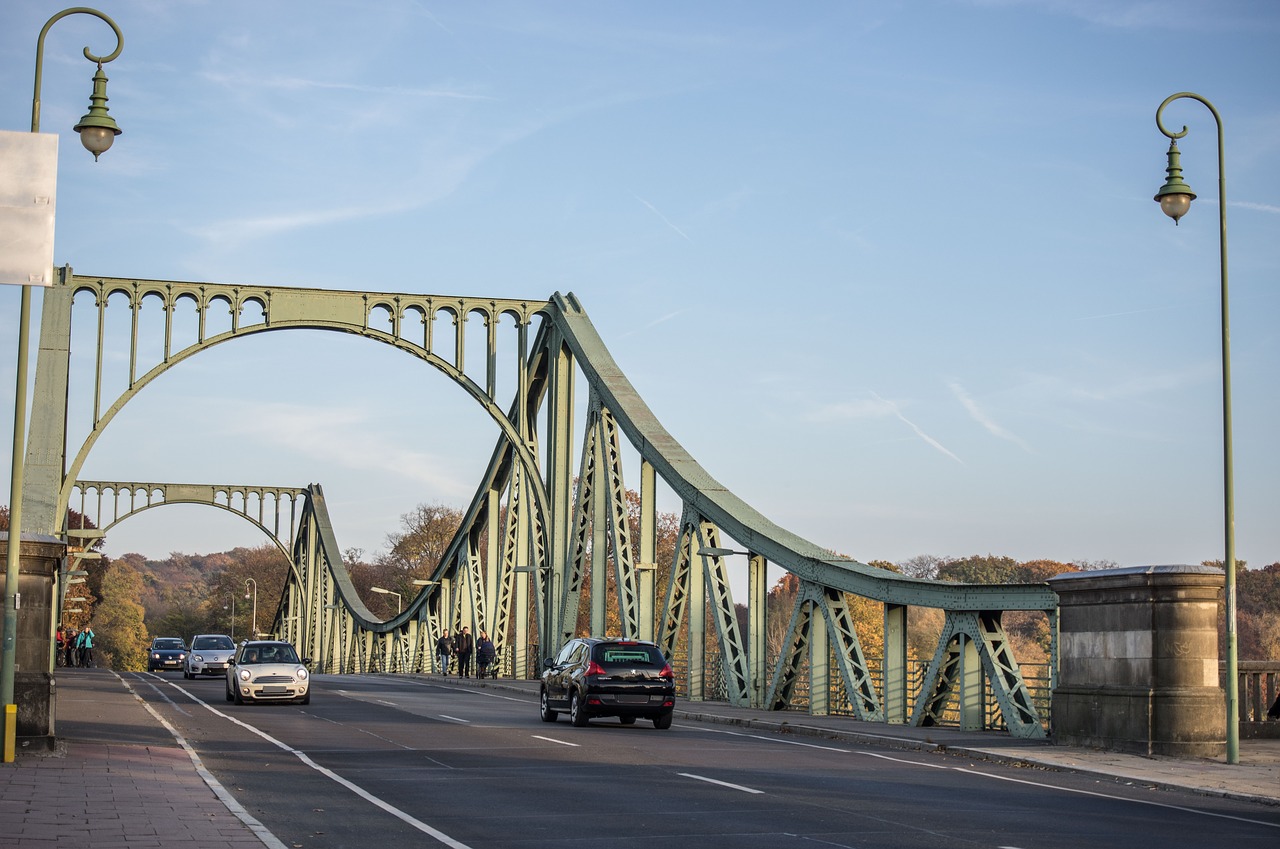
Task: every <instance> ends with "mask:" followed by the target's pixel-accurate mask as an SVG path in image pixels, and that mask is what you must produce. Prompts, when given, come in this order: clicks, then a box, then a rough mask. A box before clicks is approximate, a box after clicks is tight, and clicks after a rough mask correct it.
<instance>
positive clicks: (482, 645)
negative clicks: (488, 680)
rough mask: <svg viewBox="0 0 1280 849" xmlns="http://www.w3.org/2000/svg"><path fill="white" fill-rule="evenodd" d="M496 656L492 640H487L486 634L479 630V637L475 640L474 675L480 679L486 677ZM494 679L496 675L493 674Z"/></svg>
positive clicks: (496, 652) (487, 635) (496, 651)
mask: <svg viewBox="0 0 1280 849" xmlns="http://www.w3.org/2000/svg"><path fill="white" fill-rule="evenodd" d="M497 656H498V650H497V649H496V648H494V646H493V640H491V639H489V634H488V632H487V631H485V630H484V629H483V628H481V629H480V636H479V637H478V638H477V639H476V674H477V675H478V676H480V677H481V678H485V677H487V676H488V675H489V674H490V671H491V669H492V667H493V661H494V659H495V658H496V657H497ZM494 677H495V678H496V677H497V675H496V674H495V675H494Z"/></svg>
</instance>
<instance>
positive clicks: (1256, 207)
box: [1227, 200, 1280, 215]
mask: <svg viewBox="0 0 1280 849" xmlns="http://www.w3.org/2000/svg"><path fill="white" fill-rule="evenodd" d="M1227 206H1238V207H1240V208H1241V209H1252V210H1253V211H1255V212H1270V213H1271V214H1273V215H1280V206H1276V205H1275V204H1270V203H1254V202H1253V201H1250V200H1232V201H1227Z"/></svg>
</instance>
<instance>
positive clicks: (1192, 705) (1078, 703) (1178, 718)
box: [1049, 566, 1226, 757]
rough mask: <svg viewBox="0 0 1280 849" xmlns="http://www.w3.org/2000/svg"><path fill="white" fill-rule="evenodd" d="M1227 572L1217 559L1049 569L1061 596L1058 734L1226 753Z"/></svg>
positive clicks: (1068, 739)
mask: <svg viewBox="0 0 1280 849" xmlns="http://www.w3.org/2000/svg"><path fill="white" fill-rule="evenodd" d="M1223 584H1224V576H1223V572H1222V570H1221V569H1215V568H1212V567H1209V566H1139V567H1133V568H1125V569H1105V570H1100V571H1096V572H1070V573H1067V574H1063V575H1057V576H1055V577H1053V578H1050V579H1049V585H1050V586H1051V587H1052V588H1053V589H1054V591H1055V592H1056V593H1057V594H1058V602H1059V625H1060V643H1059V670H1058V672H1059V675H1058V685H1057V687H1055V688H1054V691H1053V740H1054V742H1055V743H1059V744H1063V745H1083V746H1095V747H1099V748H1103V749H1110V750H1113V751H1121V752H1134V753H1137V754H1143V755H1170V756H1176V757H1219V756H1222V755H1223V754H1225V752H1226V697H1225V694H1224V692H1223V690H1222V687H1221V684H1220V681H1219V676H1218V605H1219V603H1220V598H1221V595H1222V588H1223Z"/></svg>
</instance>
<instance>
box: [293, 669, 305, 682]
mask: <svg viewBox="0 0 1280 849" xmlns="http://www.w3.org/2000/svg"><path fill="white" fill-rule="evenodd" d="M294 675H295V676H296V677H297V679H298V680H299V681H306V680H307V670H306V669H304V668H303V667H301V666H299V667H298V671H297V672H295V673H294Z"/></svg>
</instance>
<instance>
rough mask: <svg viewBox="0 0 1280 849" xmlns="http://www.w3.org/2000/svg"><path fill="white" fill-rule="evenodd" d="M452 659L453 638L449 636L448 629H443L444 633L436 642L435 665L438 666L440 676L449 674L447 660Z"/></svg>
mask: <svg viewBox="0 0 1280 849" xmlns="http://www.w3.org/2000/svg"><path fill="white" fill-rule="evenodd" d="M451 657H453V637H450V636H449V629H448V628H445V629H444V633H442V634H441V635H440V639H438V640H436V663H438V664H439V665H440V674H441V675H448V674H449V658H451Z"/></svg>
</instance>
